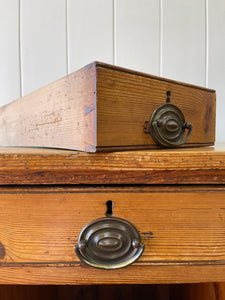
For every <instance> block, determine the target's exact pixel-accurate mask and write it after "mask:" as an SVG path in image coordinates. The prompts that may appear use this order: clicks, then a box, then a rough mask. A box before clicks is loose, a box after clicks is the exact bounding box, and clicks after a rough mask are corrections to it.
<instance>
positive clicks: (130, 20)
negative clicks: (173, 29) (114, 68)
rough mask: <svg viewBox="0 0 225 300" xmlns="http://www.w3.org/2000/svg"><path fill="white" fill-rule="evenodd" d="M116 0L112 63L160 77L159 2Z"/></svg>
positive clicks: (151, 0)
mask: <svg viewBox="0 0 225 300" xmlns="http://www.w3.org/2000/svg"><path fill="white" fill-rule="evenodd" d="M114 1H115V24H114V26H115V64H116V65H119V66H123V67H127V68H131V69H135V70H138V71H142V72H148V73H151V74H154V75H159V57H160V54H159V45H160V40H159V39H160V35H159V31H160V27H159V20H160V17H159V16H160V12H159V0H114Z"/></svg>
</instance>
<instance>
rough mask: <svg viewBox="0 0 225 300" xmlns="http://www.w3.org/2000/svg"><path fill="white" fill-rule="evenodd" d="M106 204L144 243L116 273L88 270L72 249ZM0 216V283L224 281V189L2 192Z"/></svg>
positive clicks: (103, 210)
mask: <svg viewBox="0 0 225 300" xmlns="http://www.w3.org/2000/svg"><path fill="white" fill-rule="evenodd" d="M108 200H112V201H113V203H114V206H113V212H114V216H115V217H120V218H124V219H126V220H128V221H129V222H131V223H132V224H133V225H135V227H136V228H137V229H138V231H139V233H140V236H141V239H142V242H143V243H144V244H145V250H144V253H143V255H142V256H141V257H140V259H139V260H138V261H137V262H135V263H134V264H133V265H131V266H128V267H126V268H124V269H118V270H100V269H94V268H92V267H89V266H87V265H85V264H83V263H82V262H80V261H79V259H78V258H77V256H76V255H75V253H74V249H73V247H74V245H75V244H76V243H77V240H78V236H79V233H80V231H81V230H82V228H83V227H84V226H85V225H86V224H87V223H89V222H90V221H92V220H94V219H97V218H100V217H103V216H104V215H105V212H106V205H105V203H106V202H107V201H108ZM0 211H1V218H0V262H1V268H0V284H5V283H7V284H10V283H11V284H12V283H13V284H15V283H19V284H21V283H23V284H26V283H29V284H89V283H92V284H93V283H95V284H101V283H104V284H106V283H108V284H113V283H160V282H163V283H169V282H180V283H181V282H207V281H222V280H224V279H225V275H224V274H225V188H224V187H214V188H213V187H210V188H209V187H201V188H196V187H188V188H187V187H182V186H180V187H164V188H163V187H142V188H140V187H132V188H131V187H127V188H126V187H124V188H122V187H120V188H119V187H118V188H116V187H114V188H113V187H111V188H94V187H92V188H91V187H90V188H88V187H86V188H79V187H77V188H72V187H70V188H69V187H67V188H44V187H42V188H38V187H36V188H22V187H21V188H3V189H2V190H1V194H0Z"/></svg>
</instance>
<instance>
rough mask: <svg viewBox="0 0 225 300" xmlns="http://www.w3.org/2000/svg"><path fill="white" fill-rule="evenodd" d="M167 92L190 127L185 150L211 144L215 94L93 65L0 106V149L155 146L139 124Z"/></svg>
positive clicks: (213, 128)
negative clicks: (19, 147)
mask: <svg viewBox="0 0 225 300" xmlns="http://www.w3.org/2000/svg"><path fill="white" fill-rule="evenodd" d="M168 91H170V92H171V103H172V104H175V105H177V106H178V107H179V108H180V109H181V110H182V112H183V114H184V116H185V119H186V121H187V122H191V123H192V124H193V126H194V129H193V132H192V135H191V137H190V139H189V140H188V142H187V143H186V144H185V145H184V146H185V147H186V146H200V145H202V146H204V145H212V144H214V141H215V104H216V103H215V100H216V94H215V91H214V90H211V89H206V88H202V87H198V86H194V85H190V84H185V83H180V82H176V81H172V80H168V79H164V78H160V77H156V76H151V75H148V74H144V73H140V72H136V71H132V70H128V69H124V68H119V67H115V66H112V65H107V64H103V63H99V62H94V63H92V64H90V65H88V66H86V67H84V68H83V69H81V70H79V71H76V72H74V73H72V74H70V75H68V76H66V77H64V78H62V79H60V80H58V81H56V82H54V83H52V84H49V85H47V86H46V87H43V88H42V89H40V90H38V91H36V92H33V93H31V94H29V95H27V96H25V97H23V98H21V99H18V100H16V101H14V102H12V103H9V104H8V105H5V106H3V107H2V108H0V137H1V138H0V145H1V146H38V147H53V148H65V149H72V150H74V149H75V150H82V151H87V152H96V151H109V150H118V149H136V148H137V149H141V148H156V147H158V146H157V145H156V144H155V142H154V141H153V140H152V137H151V135H150V134H146V133H144V130H143V126H144V124H145V121H149V119H150V116H151V115H152V113H153V111H154V110H155V109H156V108H157V107H158V106H160V105H161V104H164V103H165V99H166V93H167V92H168Z"/></svg>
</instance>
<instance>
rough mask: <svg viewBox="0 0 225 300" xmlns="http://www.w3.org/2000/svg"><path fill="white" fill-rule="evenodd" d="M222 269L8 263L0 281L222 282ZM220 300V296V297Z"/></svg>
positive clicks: (9, 282) (87, 283) (109, 282)
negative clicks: (112, 269) (115, 267)
mask: <svg viewBox="0 0 225 300" xmlns="http://www.w3.org/2000/svg"><path fill="white" fill-rule="evenodd" d="M224 272H225V266H224V265H216V266H215V265H209V266H205V265H204V266H189V265H187V266H181V265H179V266H177V265H174V266H170V265H167V266H150V267H149V268H148V267H146V265H138V266H136V265H133V266H130V267H129V268H125V269H121V270H117V271H106V270H105V271H104V270H96V269H93V268H86V267H83V266H81V265H75V266H69V267H68V266H38V265H35V266H23V267H21V266H18V267H13V266H10V267H5V268H3V267H1V268H0V282H1V284H30V285H36V284H41V285H45V284H58V285H65V284H71V285H79V284H80V285H81V284H82V285H90V284H159V283H184V282H185V283H198V282H210V281H223V280H224ZM134 274H135V276H134ZM178 299H179V298H178ZM219 299H220V298H219ZM172 300H173V299H172ZM207 300H208V299H207ZM210 300H211V299H210ZM216 300H217V299H216ZM221 300H223V298H221Z"/></svg>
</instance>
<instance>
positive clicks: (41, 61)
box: [0, 0, 225, 142]
mask: <svg viewBox="0 0 225 300" xmlns="http://www.w3.org/2000/svg"><path fill="white" fill-rule="evenodd" d="M224 34H225V1H224V0H182V1H180V0H7V1H4V0H0V41H1V47H0V105H4V104H7V103H9V102H10V101H11V100H13V99H15V98H19V97H21V96H23V95H25V94H27V93H29V92H31V91H33V90H36V89H38V88H40V87H41V86H44V85H46V84H48V83H50V82H52V81H54V80H56V79H58V78H60V77H62V76H64V75H66V74H67V73H70V72H72V71H74V70H76V69H78V68H80V67H82V66H84V65H86V64H88V63H90V62H91V61H94V60H99V61H103V62H107V63H112V64H113V63H114V64H116V65H120V66H124V67H128V68H132V69H135V70H139V71H144V72H147V73H151V74H154V75H160V76H163V77H168V78H172V79H176V80H179V81H184V82H189V83H193V84H198V85H202V86H207V87H210V88H215V89H216V91H217V141H220V142H222V141H223V142H225V134H224V130H223V129H224V128H225V84H224V81H225V39H224Z"/></svg>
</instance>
